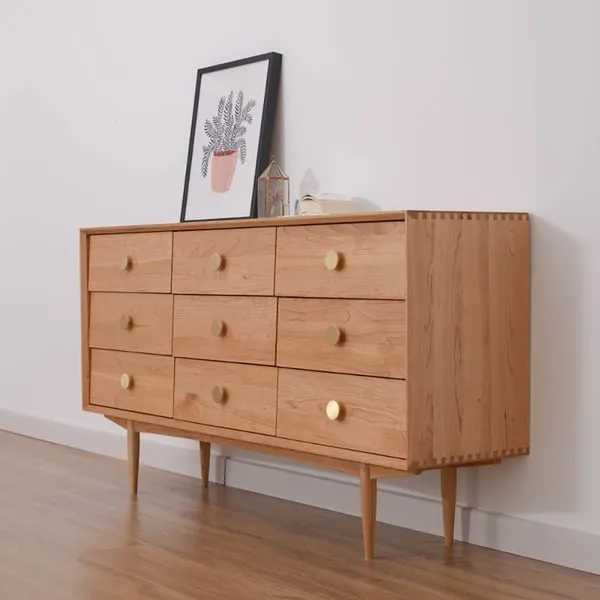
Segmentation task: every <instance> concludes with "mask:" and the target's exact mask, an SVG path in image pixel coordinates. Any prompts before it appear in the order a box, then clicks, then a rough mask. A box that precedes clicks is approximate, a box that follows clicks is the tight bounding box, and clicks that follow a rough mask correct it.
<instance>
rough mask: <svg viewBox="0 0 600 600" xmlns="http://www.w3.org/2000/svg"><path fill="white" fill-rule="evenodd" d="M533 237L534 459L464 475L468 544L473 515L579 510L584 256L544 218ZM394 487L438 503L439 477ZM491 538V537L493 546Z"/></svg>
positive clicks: (462, 490) (462, 489) (520, 459)
mask: <svg viewBox="0 0 600 600" xmlns="http://www.w3.org/2000/svg"><path fill="white" fill-rule="evenodd" d="M531 235H532V238H531V239H532V261H531V268H532V289H531V293H532V304H531V315H532V319H531V328H532V329H531V331H532V340H531V341H532V347H531V377H532V382H531V444H530V447H531V454H530V455H529V456H526V457H517V458H513V459H506V460H505V461H504V462H503V463H502V464H501V465H494V466H490V467H480V468H472V469H464V470H463V471H461V475H460V480H459V481H460V483H459V498H458V501H459V504H461V505H462V506H464V507H468V508H464V509H462V512H463V514H462V523H463V531H462V535H463V536H464V537H463V539H466V540H468V539H469V521H470V520H469V513H470V510H469V509H470V508H479V509H481V510H484V511H489V512H492V513H501V514H511V515H514V516H524V517H526V518H533V520H538V519H536V516H533V517H532V515H538V516H539V515H542V514H543V513H546V512H555V513H561V512H562V513H576V512H577V511H578V510H579V509H580V507H581V502H582V499H581V486H582V483H583V482H582V477H583V473H581V472H580V470H579V469H578V467H577V465H578V457H579V456H581V447H580V444H581V441H580V434H579V428H580V424H581V422H582V419H583V406H582V403H583V390H582V385H581V380H582V377H583V374H582V356H581V347H582V341H583V340H582V335H583V310H582V306H581V304H582V283H583V271H584V264H583V260H584V258H583V256H584V255H583V251H582V248H581V247H580V246H579V245H578V242H577V241H576V240H575V239H574V237H573V236H570V235H569V234H568V232H566V231H564V230H562V229H560V228H559V227H558V226H556V225H555V224H553V223H550V222H548V221H545V220H543V219H539V218H537V217H534V218H533V219H532V230H531ZM392 481H394V483H392V485H393V486H394V487H397V488H398V491H399V492H400V493H402V492H407V493H409V494H417V495H424V496H427V497H435V498H439V474H438V472H437V471H434V472H431V473H426V474H423V475H422V476H420V477H415V478H410V479H407V480H390V483H391V482H392ZM539 520H543V517H542V518H539ZM490 523H496V521H495V520H490ZM491 526H492V527H493V525H491ZM496 535H497V532H495V531H488V536H489V541H490V543H492V544H493V543H494V540H495V538H496Z"/></svg>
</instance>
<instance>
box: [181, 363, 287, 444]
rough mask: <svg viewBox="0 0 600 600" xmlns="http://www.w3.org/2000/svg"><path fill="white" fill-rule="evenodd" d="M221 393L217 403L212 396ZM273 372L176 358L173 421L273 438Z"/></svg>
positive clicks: (274, 373) (237, 365) (253, 366)
mask: <svg viewBox="0 0 600 600" xmlns="http://www.w3.org/2000/svg"><path fill="white" fill-rule="evenodd" d="M215 387H219V388H220V389H222V390H223V394H224V399H223V401H222V402H220V403H217V402H215V400H214V399H213V396H212V393H213V389H214V388H215ZM276 412H277V369H276V368H274V367H262V366H257V365H241V364H231V363H220V362H212V361H202V360H189V359H184V358H178V359H177V360H176V361H175V410H174V414H173V416H174V418H175V419H178V420H181V421H194V422H197V423H206V424H208V425H215V426H217V427H225V428H228V429H238V430H240V431H252V432H254V433H264V434H266V435H275V417H276Z"/></svg>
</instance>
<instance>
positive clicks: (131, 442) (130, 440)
mask: <svg viewBox="0 0 600 600" xmlns="http://www.w3.org/2000/svg"><path fill="white" fill-rule="evenodd" d="M127 456H128V459H129V485H130V487H131V493H132V494H137V491H138V474H139V471H140V432H139V431H136V430H135V423H134V422H133V421H127Z"/></svg>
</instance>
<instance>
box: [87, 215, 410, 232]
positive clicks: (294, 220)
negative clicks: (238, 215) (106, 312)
mask: <svg viewBox="0 0 600 600" xmlns="http://www.w3.org/2000/svg"><path fill="white" fill-rule="evenodd" d="M405 216H406V212H405V211H403V210H399V211H393V210H390V211H377V212H364V213H355V214H351V215H309V216H303V217H300V216H296V215H292V216H288V217H277V218H276V219H273V218H270V217H269V218H260V219H225V220H216V221H212V220H209V221H193V222H187V223H150V224H143V225H116V226H114V225H111V226H107V227H82V228H81V230H80V231H81V232H82V233H85V234H88V235H93V234H103V235H106V234H114V233H119V234H121V233H149V232H157V231H206V230H211V229H240V228H241V229H246V228H249V227H252V228H261V227H273V226H279V227H281V226H294V225H299V226H303V225H325V224H329V223H379V222H382V221H383V222H384V221H403V220H404V219H405Z"/></svg>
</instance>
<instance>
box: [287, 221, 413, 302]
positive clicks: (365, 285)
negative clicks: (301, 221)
mask: <svg viewBox="0 0 600 600" xmlns="http://www.w3.org/2000/svg"><path fill="white" fill-rule="evenodd" d="M404 232H405V227H404V221H391V222H383V223H354V224H338V225H307V226H297V225H296V226H287V227H280V228H279V229H278V231H277V261H276V265H277V268H276V275H275V293H276V295H278V296H301V297H313V298H320V297H322V298H383V299H386V298H390V299H391V298H396V299H404V298H405V297H406V253H405V239H404Z"/></svg>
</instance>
